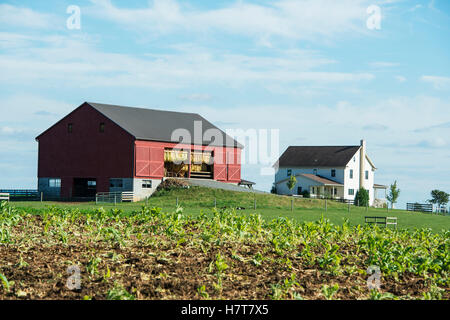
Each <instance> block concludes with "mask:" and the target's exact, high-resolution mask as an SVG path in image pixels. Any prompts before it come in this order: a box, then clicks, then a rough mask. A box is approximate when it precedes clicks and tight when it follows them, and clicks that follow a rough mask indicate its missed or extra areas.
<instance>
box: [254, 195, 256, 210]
mask: <svg viewBox="0 0 450 320" xmlns="http://www.w3.org/2000/svg"><path fill="white" fill-rule="evenodd" d="M254 201H255V203H254V209H255V210H256V198H255V199H254Z"/></svg>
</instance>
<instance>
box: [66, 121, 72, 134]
mask: <svg viewBox="0 0 450 320" xmlns="http://www.w3.org/2000/svg"><path fill="white" fill-rule="evenodd" d="M72 129H73V124H72V123H69V124H68V125H67V132H69V133H72Z"/></svg>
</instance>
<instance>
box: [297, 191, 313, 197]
mask: <svg viewBox="0 0 450 320" xmlns="http://www.w3.org/2000/svg"><path fill="white" fill-rule="evenodd" d="M300 194H301V195H302V196H303V198H311V195H310V194H309V191H308V190H303V191H302V192H301V193H300Z"/></svg>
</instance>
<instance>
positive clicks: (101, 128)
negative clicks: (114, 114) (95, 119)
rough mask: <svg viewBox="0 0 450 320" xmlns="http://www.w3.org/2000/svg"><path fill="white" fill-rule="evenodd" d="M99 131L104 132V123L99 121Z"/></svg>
mask: <svg viewBox="0 0 450 320" xmlns="http://www.w3.org/2000/svg"><path fill="white" fill-rule="evenodd" d="M100 132H102V133H103V132H105V124H104V123H103V122H102V123H100Z"/></svg>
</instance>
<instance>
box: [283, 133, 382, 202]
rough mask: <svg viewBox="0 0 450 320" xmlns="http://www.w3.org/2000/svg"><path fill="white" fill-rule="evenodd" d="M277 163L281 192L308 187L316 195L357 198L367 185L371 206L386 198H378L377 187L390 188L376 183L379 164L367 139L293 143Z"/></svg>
mask: <svg viewBox="0 0 450 320" xmlns="http://www.w3.org/2000/svg"><path fill="white" fill-rule="evenodd" d="M274 166H275V167H276V168H275V169H276V173H275V183H274V185H275V187H276V192H277V193H278V194H284V195H296V194H301V193H302V192H304V191H305V190H306V191H308V192H309V193H310V195H311V197H313V198H314V197H327V198H333V199H345V200H354V198H355V195H356V192H357V191H358V190H359V188H364V189H366V190H368V191H369V204H370V205H371V206H373V205H375V206H381V205H383V203H384V202H385V200H384V199H383V200H382V199H377V190H379V189H384V190H386V186H383V185H377V184H374V175H375V170H376V169H377V168H376V167H375V165H374V164H373V162H372V161H371V160H370V158H369V156H368V155H367V154H366V142H365V141H364V140H361V144H360V145H359V146H290V147H288V148H287V149H286V151H285V152H284V153H283V154H282V155H281V157H280V158H279V159H278V161H277V163H276V164H275V165H274ZM292 175H294V176H295V177H296V179H297V184H296V186H295V187H294V188H293V189H292V190H289V188H288V186H287V182H288V180H289V179H290V177H291V176H292ZM382 194H385V192H383V193H382ZM375 199H377V200H376V201H375Z"/></svg>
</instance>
